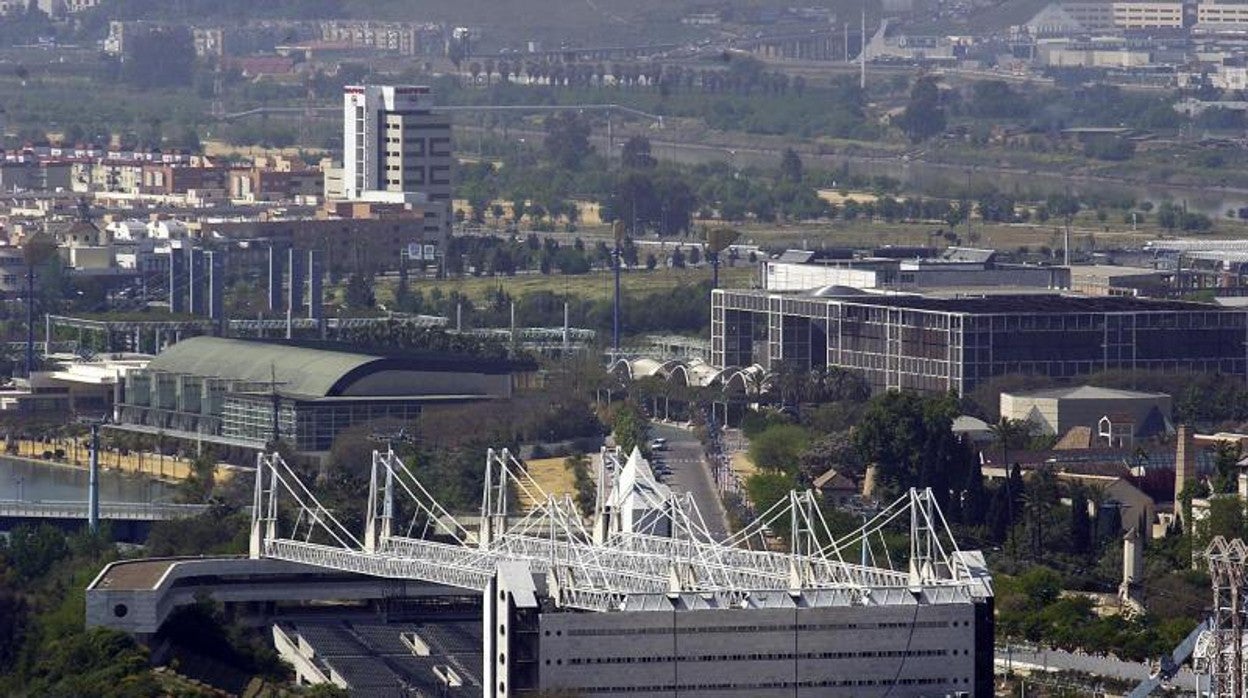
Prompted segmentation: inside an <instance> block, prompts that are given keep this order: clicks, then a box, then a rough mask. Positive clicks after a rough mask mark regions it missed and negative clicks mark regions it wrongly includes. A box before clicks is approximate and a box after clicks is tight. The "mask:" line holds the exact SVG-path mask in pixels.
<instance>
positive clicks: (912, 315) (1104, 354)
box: [711, 287, 1248, 395]
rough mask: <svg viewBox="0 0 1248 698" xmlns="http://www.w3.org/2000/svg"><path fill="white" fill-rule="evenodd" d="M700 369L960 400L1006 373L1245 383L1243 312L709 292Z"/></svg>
mask: <svg viewBox="0 0 1248 698" xmlns="http://www.w3.org/2000/svg"><path fill="white" fill-rule="evenodd" d="M711 363H712V364H714V365H716V366H721V367H728V366H737V367H745V366H751V365H754V364H759V365H761V366H763V367H764V368H766V369H768V370H777V369H779V368H780V367H781V366H782V365H783V366H786V367H791V368H793V369H797V370H808V369H810V368H812V367H817V366H841V367H844V368H851V369H856V370H858V371H860V372H861V373H862V374H863V376H865V377H866V379H867V381H868V383H869V384H870V385H871V387H872V389H875V390H884V389H888V388H897V389H906V388H909V389H914V390H921V391H927V392H945V391H955V392H956V393H958V394H959V395H962V394H965V393H966V392H967V391H969V390H971V389H973V388H974V387H975V386H976V385H979V384H980V383H982V382H984V381H986V380H988V379H990V378H993V377H995V376H1001V375H1006V374H1012V373H1024V374H1035V375H1043V376H1050V377H1054V378H1062V377H1072V376H1080V375H1086V374H1090V373H1094V372H1097V371H1107V370H1115V369H1127V370H1134V369H1144V370H1157V371H1170V372H1175V371H1181V370H1191V371H1207V372H1211V373H1212V372H1218V373H1222V374H1226V375H1230V376H1238V377H1244V376H1245V375H1248V314H1246V313H1245V311H1243V310H1241V309H1231V308H1224V307H1220V306H1215V305H1209V304H1204V303H1193V302H1186V301H1173V300H1148V299H1142V298H1131V297H1118V296H1104V297H1087V296H1074V295H1061V294H1057V293H1033V294H1017V295H982V294H981V295H956V294H954V295H950V294H927V295H891V294H890V295H885V294H874V293H867V292H863V291H861V290H858V289H850V288H844V287H831V288H823V289H819V290H813V291H806V292H796V293H774V292H766V291H748V290H740V291H739V290H724V289H718V290H715V291H714V292H713V293H712V294H711Z"/></svg>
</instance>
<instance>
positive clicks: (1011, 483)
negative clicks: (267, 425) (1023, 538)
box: [989, 417, 1034, 538]
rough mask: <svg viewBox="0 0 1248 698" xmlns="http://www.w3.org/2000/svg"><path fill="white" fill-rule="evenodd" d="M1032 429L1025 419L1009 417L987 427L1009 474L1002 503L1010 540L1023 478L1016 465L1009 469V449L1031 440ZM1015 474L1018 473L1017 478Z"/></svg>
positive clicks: (1002, 465) (1021, 491)
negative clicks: (1003, 503)
mask: <svg viewBox="0 0 1248 698" xmlns="http://www.w3.org/2000/svg"><path fill="white" fill-rule="evenodd" d="M1033 428H1034V425H1033V424H1032V423H1031V422H1030V421H1028V420H1026V419H1010V418H1009V417H1002V418H1000V419H999V420H997V423H996V424H993V425H991V426H990V427H989V430H990V431H991V432H992V439H993V443H995V444H996V446H997V448H999V449H1000V450H1001V467H1002V468H1004V469H1005V471H1006V472H1008V473H1009V477H1007V478H1006V480H1005V485H1004V489H1005V493H1004V494H1005V499H1004V502H1005V525H1006V528H1007V534H1008V535H1009V536H1010V537H1011V538H1012V537H1013V535H1014V523H1015V519H1014V508H1015V505H1016V504H1017V503H1018V502H1019V501H1020V500H1021V498H1022V496H1023V487H1022V481H1023V478H1022V473H1021V471H1020V470H1019V469H1018V465H1017V464H1014V467H1013V468H1011V467H1010V466H1011V463H1010V449H1013V448H1021V447H1022V445H1023V444H1024V443H1025V442H1026V440H1027V439H1030V438H1031V432H1032V429H1033ZM1016 472H1018V475H1017V477H1016V476H1015V473H1016ZM994 528H995V526H994Z"/></svg>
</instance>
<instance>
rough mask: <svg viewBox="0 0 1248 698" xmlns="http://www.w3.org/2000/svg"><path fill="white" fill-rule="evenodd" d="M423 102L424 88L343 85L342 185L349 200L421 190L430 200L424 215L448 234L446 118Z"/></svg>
mask: <svg viewBox="0 0 1248 698" xmlns="http://www.w3.org/2000/svg"><path fill="white" fill-rule="evenodd" d="M428 101H429V88H428V87H420V86H410V85H409V86H390V85H387V86H381V85H364V86H347V87H345V88H344V89H343V158H342V159H343V174H342V190H343V195H344V198H346V199H349V200H376V199H377V198H378V197H377V196H376V195H375V192H386V193H388V194H391V195H393V194H419V195H423V200H427V201H428V202H429V203H430V204H432V205H431V206H429V208H428V209H426V213H425V218H426V220H428V219H430V218H433V219H435V220H436V221H437V223H438V224H439V226H440V227H441V228H442V230H443V231H444V232H445V233H447V234H449V232H450V203H451V166H452V159H451V157H452V156H451V123H450V119H449V117H447V116H446V115H445V114H435V113H433V112H432V111H430V108H429V106H430V105H429V103H428ZM383 198H388V197H383ZM418 198H420V197H414V198H413V202H415V201H416V200H417V199H418Z"/></svg>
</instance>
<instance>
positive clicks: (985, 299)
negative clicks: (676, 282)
mask: <svg viewBox="0 0 1248 698" xmlns="http://www.w3.org/2000/svg"><path fill="white" fill-rule="evenodd" d="M976 292H977V293H980V294H983V293H984V290H983V289H978V290H977V291H976ZM715 293H722V294H724V295H726V296H732V297H743V296H764V297H777V298H781V297H785V296H788V297H792V298H796V297H801V296H805V297H810V294H809V293H808V292H803V293H801V294H798V293H777V292H775V291H765V290H737V289H732V290H727V289H725V290H717V291H715ZM825 300H827V301H828V302H831V303H845V304H852V305H871V306H880V307H889V308H910V309H913V310H933V311H938V312H947V313H967V314H973V315H994V314H999V315H1008V314H1021V313H1026V314H1029V315H1043V314H1065V313H1130V312H1174V311H1205V312H1214V313H1216V312H1236V311H1235V310H1233V309H1230V308H1223V307H1220V306H1217V305H1213V304H1210V303H1196V302H1193V301H1174V300H1156V299H1148V298H1132V297H1126V296H1076V295H1063V294H1060V293H1053V292H1049V293H1043V292H1041V293H1035V294H1019V293H1011V294H1008V295H975V296H971V295H967V296H962V297H936V296H932V295H870V294H868V295H861V296H854V297H852V298H825Z"/></svg>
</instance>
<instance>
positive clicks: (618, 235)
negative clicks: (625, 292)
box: [611, 221, 624, 356]
mask: <svg viewBox="0 0 1248 698" xmlns="http://www.w3.org/2000/svg"><path fill="white" fill-rule="evenodd" d="M612 229H613V231H614V233H615V251H614V252H613V253H612V256H613V257H615V303H614V308H613V312H612V317H611V320H612V324H611V351H612V352H614V354H616V355H617V356H618V355H619V353H620V267H621V266H623V264H624V254H623V249H622V248H623V245H624V223H623V221H616V222H615V225H613V226H612Z"/></svg>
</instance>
